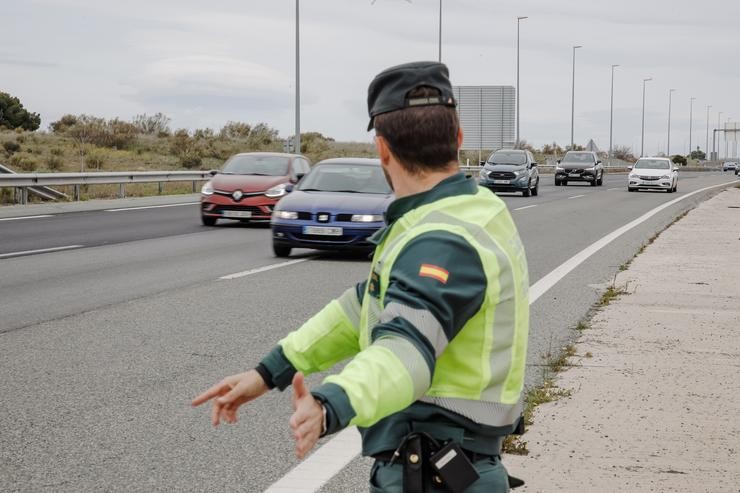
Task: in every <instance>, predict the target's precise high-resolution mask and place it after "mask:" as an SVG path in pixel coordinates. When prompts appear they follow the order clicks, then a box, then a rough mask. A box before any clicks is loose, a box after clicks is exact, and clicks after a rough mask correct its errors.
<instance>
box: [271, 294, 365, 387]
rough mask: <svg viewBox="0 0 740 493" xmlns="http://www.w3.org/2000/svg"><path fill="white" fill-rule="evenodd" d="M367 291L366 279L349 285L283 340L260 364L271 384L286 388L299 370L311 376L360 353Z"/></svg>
mask: <svg viewBox="0 0 740 493" xmlns="http://www.w3.org/2000/svg"><path fill="white" fill-rule="evenodd" d="M364 291H365V282H362V283H359V284H357V285H356V286H354V287H352V288H349V289H348V290H347V291H345V292H344V293H343V294H342V295H341V296H340V297H339V298H337V299H335V300H333V301H331V302H330V303H329V304H328V305H326V306H325V307H324V308H323V309H322V310H321V311H319V312H318V313H317V314H316V315H314V316H313V317H311V319H309V320H308V321H307V322H306V323H305V324H303V325H302V326H301V327H300V328H299V329H298V330H295V331H293V332H291V333H290V334H288V336H287V337H285V338H284V339H283V340H281V341H280V342H279V343H278V345H277V346H276V347H275V348H274V349H273V350H272V351H270V353H269V354H268V355H267V356H266V357H265V358H264V359H263V360H262V362H260V364H259V365H258V366H257V371H258V372H259V373H260V375H262V377H263V378H264V379H265V381H266V382H267V383H268V385H269V386H271V387H278V388H279V389H280V390H283V389H284V388H285V387H287V386H288V385H289V384H290V382H291V381H292V379H293V375H294V374H295V373H296V371H301V372H303V373H304V374H306V375H308V374H311V373H314V372H317V371H322V370H326V369H327V368H331V367H332V366H334V365H335V364H336V363H338V362H340V361H342V360H344V359H347V358H349V357H350V356H353V355H355V354H357V352H358V351H359V350H360V345H359V342H358V334H359V325H360V308H361V304H360V299H361V298H360V297H361V296H362V295H361V293H364Z"/></svg>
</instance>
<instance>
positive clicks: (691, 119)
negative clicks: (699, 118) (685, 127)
mask: <svg viewBox="0 0 740 493" xmlns="http://www.w3.org/2000/svg"><path fill="white" fill-rule="evenodd" d="M695 99H696V98H695V97H694V96H691V99H690V100H689V155H688V158H689V159H691V153H692V152H694V150H693V149H692V148H691V130H692V128H693V125H694V100H695Z"/></svg>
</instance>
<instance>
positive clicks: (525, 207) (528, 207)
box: [512, 204, 537, 211]
mask: <svg viewBox="0 0 740 493" xmlns="http://www.w3.org/2000/svg"><path fill="white" fill-rule="evenodd" d="M532 207H537V204H532V205H525V206H524V207H517V208H516V209H512V210H515V211H523V210H524V209H531V208H532Z"/></svg>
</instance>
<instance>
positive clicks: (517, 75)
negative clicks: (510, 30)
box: [515, 15, 529, 147]
mask: <svg viewBox="0 0 740 493" xmlns="http://www.w3.org/2000/svg"><path fill="white" fill-rule="evenodd" d="M528 18H529V17H527V16H526V15H525V16H518V17H517V18H516V140H515V142H516V145H515V147H518V146H519V100H520V99H521V89H520V87H519V23H520V21H522V20H524V19H528Z"/></svg>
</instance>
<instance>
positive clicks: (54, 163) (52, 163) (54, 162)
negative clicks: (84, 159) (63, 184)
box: [46, 154, 63, 171]
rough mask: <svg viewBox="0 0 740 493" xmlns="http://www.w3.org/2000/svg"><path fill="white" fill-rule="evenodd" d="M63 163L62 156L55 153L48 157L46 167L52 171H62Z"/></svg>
mask: <svg viewBox="0 0 740 493" xmlns="http://www.w3.org/2000/svg"><path fill="white" fill-rule="evenodd" d="M62 164H63V163H62V158H60V157H59V156H55V155H54V154H52V155H51V156H49V157H48V158H46V167H47V168H49V169H50V170H51V171H60V170H61V169H62Z"/></svg>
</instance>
